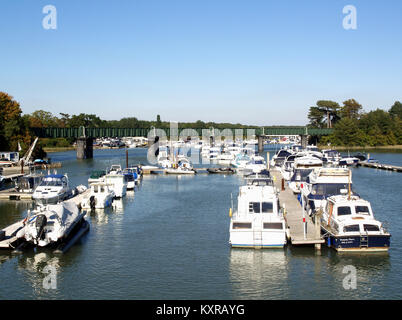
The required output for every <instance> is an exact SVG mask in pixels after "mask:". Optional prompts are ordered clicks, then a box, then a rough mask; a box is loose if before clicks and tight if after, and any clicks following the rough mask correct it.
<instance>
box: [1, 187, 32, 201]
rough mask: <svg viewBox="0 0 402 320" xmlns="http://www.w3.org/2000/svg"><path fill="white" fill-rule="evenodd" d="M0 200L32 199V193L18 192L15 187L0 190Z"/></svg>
mask: <svg viewBox="0 0 402 320" xmlns="http://www.w3.org/2000/svg"><path fill="white" fill-rule="evenodd" d="M0 200H32V193H27V192H18V191H16V190H15V188H11V189H6V190H1V191H0Z"/></svg>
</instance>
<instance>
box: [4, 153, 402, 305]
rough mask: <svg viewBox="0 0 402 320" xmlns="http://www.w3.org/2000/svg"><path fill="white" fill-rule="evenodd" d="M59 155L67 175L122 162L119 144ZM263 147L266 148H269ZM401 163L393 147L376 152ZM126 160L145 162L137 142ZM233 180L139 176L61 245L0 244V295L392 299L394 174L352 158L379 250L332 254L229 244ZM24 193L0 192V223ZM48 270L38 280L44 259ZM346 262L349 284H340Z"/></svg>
mask: <svg viewBox="0 0 402 320" xmlns="http://www.w3.org/2000/svg"><path fill="white" fill-rule="evenodd" d="M49 155H50V157H51V158H52V161H53V162H57V161H62V162H63V167H62V168H61V169H59V173H68V176H69V179H70V183H71V184H72V185H78V184H85V185H86V184H87V179H88V177H89V175H90V173H91V171H93V170H102V169H105V168H106V167H110V166H111V165H112V164H117V163H120V164H121V165H122V166H124V165H125V161H126V160H125V150H95V151H94V159H90V160H83V161H77V160H76V155H75V151H68V152H60V153H52V154H49ZM271 156H272V153H271ZM371 156H372V157H373V158H376V159H378V160H380V162H383V163H388V164H395V165H402V153H398V152H392V153H391V152H384V151H381V152H379V151H378V152H376V151H372V152H371ZM129 162H130V164H131V163H132V164H137V163H146V149H130V150H129ZM242 183H243V180H242V179H241V178H240V177H239V176H237V175H229V176H223V175H207V174H199V175H195V176H193V177H186V176H178V177H177V176H163V175H151V176H144V179H143V181H142V184H141V186H140V187H139V188H138V189H137V190H136V191H135V193H134V192H131V193H130V192H129V193H128V195H127V196H126V197H125V198H123V199H122V200H120V201H118V202H116V206H115V207H114V208H109V209H107V210H105V211H104V212H102V211H100V212H97V213H95V214H91V215H90V216H89V217H88V220H89V222H90V226H91V227H90V231H89V233H87V234H86V235H85V236H84V237H83V238H81V240H80V241H79V242H78V243H77V244H76V245H75V246H73V247H72V248H71V249H70V250H69V251H68V252H67V253H66V254H64V255H55V254H53V253H52V252H51V251H49V250H43V251H38V252H34V251H30V252H25V253H22V254H11V253H7V252H0V299H154V300H159V299H163V300H165V299H401V298H402V292H401V288H402V249H401V247H400V244H401V243H402V219H401V215H402V210H401V204H402V200H401V191H402V174H401V173H396V172H387V171H381V170H375V169H369V168H354V169H353V183H354V189H355V190H356V191H357V192H358V193H359V194H360V195H361V196H362V197H363V198H365V199H367V200H369V201H370V202H371V204H372V207H373V210H374V213H375V216H376V217H377V218H378V219H379V220H380V221H383V222H386V223H387V225H388V226H389V231H390V232H391V234H392V238H391V248H390V250H389V253H387V254H338V253H337V252H335V251H334V250H333V249H328V248H326V247H325V246H324V247H323V249H322V250H321V251H320V252H315V250H314V248H312V247H291V246H288V247H286V248H285V249H272V250H254V249H231V248H230V247H229V244H228V239H229V216H228V213H229V207H230V205H231V197H230V195H231V193H232V194H233V199H236V197H237V193H238V187H239V185H241V184H242ZM29 207H30V204H29V203H28V202H16V201H7V202H0V228H3V227H5V226H7V225H9V224H11V223H13V222H15V221H16V220H17V219H19V218H21V217H24V216H25V215H26V211H27V209H28V208H29ZM49 265H51V266H53V267H55V270H56V277H55V284H56V288H55V289H52V288H50V289H45V288H44V286H43V282H44V280H45V277H47V274H46V273H45V270H46V266H49ZM346 266H353V267H354V268H355V270H356V276H357V279H356V284H357V285H356V289H349V290H348V289H345V287H344V285H343V284H344V281H345V277H347V276H348V275H349V273H344V271H345V272H346V271H347V269H345V267H346Z"/></svg>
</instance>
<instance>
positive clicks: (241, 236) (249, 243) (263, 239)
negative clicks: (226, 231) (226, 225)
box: [229, 230, 286, 249]
mask: <svg viewBox="0 0 402 320" xmlns="http://www.w3.org/2000/svg"><path fill="white" fill-rule="evenodd" d="M256 234H258V236H256ZM229 243H230V245H231V246H232V248H254V249H269V248H283V247H284V246H285V244H286V232H285V230H280V231H262V232H261V231H256V232H255V231H244V230H231V231H230V240H229Z"/></svg>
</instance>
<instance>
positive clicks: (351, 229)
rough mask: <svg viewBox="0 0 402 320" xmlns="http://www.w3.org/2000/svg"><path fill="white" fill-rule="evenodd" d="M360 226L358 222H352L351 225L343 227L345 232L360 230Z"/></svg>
mask: <svg viewBox="0 0 402 320" xmlns="http://www.w3.org/2000/svg"><path fill="white" fill-rule="evenodd" d="M359 231H360V227H359V225H358V224H352V225H350V226H345V227H343V232H359Z"/></svg>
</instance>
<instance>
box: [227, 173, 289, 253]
mask: <svg viewBox="0 0 402 320" xmlns="http://www.w3.org/2000/svg"><path fill="white" fill-rule="evenodd" d="M229 215H230V216H231V219H230V229H229V232H230V240H229V243H230V245H231V246H232V247H246V248H282V247H283V246H284V245H285V244H286V223H285V219H284V218H283V215H282V212H281V210H280V208H279V198H278V194H277V191H276V189H275V187H274V186H273V183H272V180H271V179H270V178H269V177H267V176H260V175H258V174H256V175H252V176H249V177H248V178H247V185H245V186H241V187H240V188H239V196H238V206H237V211H235V212H233V214H232V211H231V210H230V213H229Z"/></svg>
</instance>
